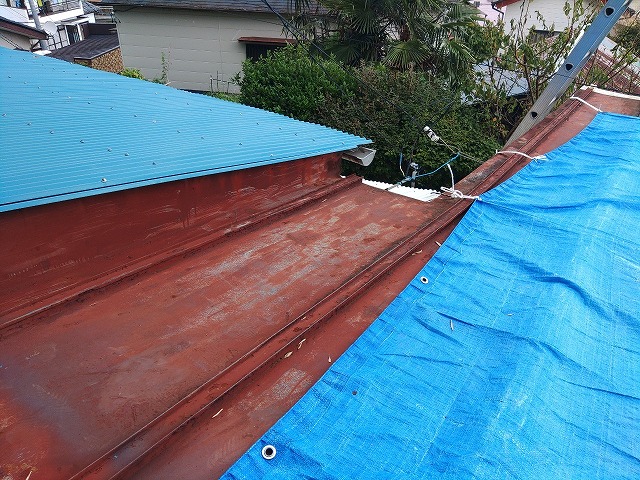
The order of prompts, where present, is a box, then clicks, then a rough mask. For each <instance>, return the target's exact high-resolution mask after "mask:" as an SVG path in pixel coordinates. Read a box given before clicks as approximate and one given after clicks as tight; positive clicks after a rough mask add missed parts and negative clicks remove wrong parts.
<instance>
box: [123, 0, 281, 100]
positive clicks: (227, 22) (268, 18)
mask: <svg viewBox="0 0 640 480" xmlns="http://www.w3.org/2000/svg"><path fill="white" fill-rule="evenodd" d="M116 17H117V18H118V20H119V21H120V23H118V35H119V38H120V47H121V50H122V58H123V61H124V65H125V67H127V68H137V69H139V70H140V71H141V72H142V74H143V75H144V76H145V77H146V78H149V79H153V78H159V77H160V76H161V74H162V60H161V59H162V55H163V53H164V56H165V59H166V64H167V78H168V80H169V84H170V85H171V86H173V87H176V88H181V89H187V90H200V91H209V90H210V89H211V84H212V83H213V90H219V91H229V92H237V91H238V88H237V86H236V85H234V84H229V83H228V81H229V80H230V79H231V78H232V77H233V76H234V75H235V74H237V73H238V72H240V71H241V69H242V62H243V61H244V60H245V58H246V47H245V44H244V43H241V42H238V38H240V37H282V36H283V32H282V25H281V24H280V23H279V22H278V19H277V18H276V17H275V16H274V15H267V14H252V13H243V14H235V13H220V12H202V11H191V10H173V9H150V8H134V9H133V10H129V11H124V10H123V11H119V10H116ZM211 79H213V81H212V80H211Z"/></svg>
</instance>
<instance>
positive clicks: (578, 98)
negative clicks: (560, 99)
mask: <svg viewBox="0 0 640 480" xmlns="http://www.w3.org/2000/svg"><path fill="white" fill-rule="evenodd" d="M569 100H578V101H579V102H582V103H584V104H585V105H586V106H587V107H591V108H593V109H594V110H595V111H596V112H600V113H602V110H600V109H599V108H598V107H594V106H593V105H591V104H590V103H589V102H587V101H586V100H584V99H582V98H580V97H569Z"/></svg>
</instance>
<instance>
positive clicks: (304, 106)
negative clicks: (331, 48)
mask: <svg viewBox="0 0 640 480" xmlns="http://www.w3.org/2000/svg"><path fill="white" fill-rule="evenodd" d="M235 81H236V82H237V83H238V84H239V85H240V89H241V95H240V101H241V102H242V103H244V104H246V105H251V106H254V107H258V108H264V109H265V110H270V111H272V112H276V113H281V114H283V115H287V116H290V117H294V118H297V119H300V120H305V121H314V120H315V118H316V113H317V111H318V110H319V108H320V106H321V105H322V103H323V102H324V101H325V98H326V97H331V98H338V99H340V98H343V97H348V96H350V95H351V94H352V92H353V91H354V89H355V84H354V80H353V78H352V77H350V76H349V75H348V74H347V73H346V72H345V71H344V70H343V69H342V68H340V66H339V65H338V64H336V62H334V61H330V60H322V59H321V58H319V57H317V58H315V57H311V56H310V55H309V53H308V51H307V50H306V48H305V47H303V46H287V47H285V48H283V49H279V50H276V51H272V52H269V54H268V55H267V57H263V58H261V59H260V60H258V61H256V62H254V61H250V60H247V61H245V62H244V63H243V66H242V78H236V79H235Z"/></svg>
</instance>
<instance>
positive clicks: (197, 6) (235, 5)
mask: <svg viewBox="0 0 640 480" xmlns="http://www.w3.org/2000/svg"><path fill="white" fill-rule="evenodd" d="M292 3H293V0H269V4H270V5H271V6H272V7H273V9H274V10H276V11H277V12H281V13H285V12H290V11H291V4H292ZM99 4H100V5H113V6H118V5H122V6H131V7H132V6H138V7H164V8H181V9H187V10H215V11H226V12H264V13H268V12H270V11H271V10H270V9H269V7H268V6H267V5H266V4H265V3H264V2H263V1H261V0H235V1H234V0H102V1H100V2H99Z"/></svg>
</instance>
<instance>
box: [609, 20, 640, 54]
mask: <svg viewBox="0 0 640 480" xmlns="http://www.w3.org/2000/svg"><path fill="white" fill-rule="evenodd" d="M615 40H616V42H618V43H619V44H620V45H621V46H622V47H623V48H625V49H626V50H628V51H629V52H631V53H633V54H634V55H635V56H636V57H640V18H638V17H636V19H635V21H634V22H633V23H630V24H628V25H621V26H620V27H619V28H618V31H617V33H616V36H615Z"/></svg>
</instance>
